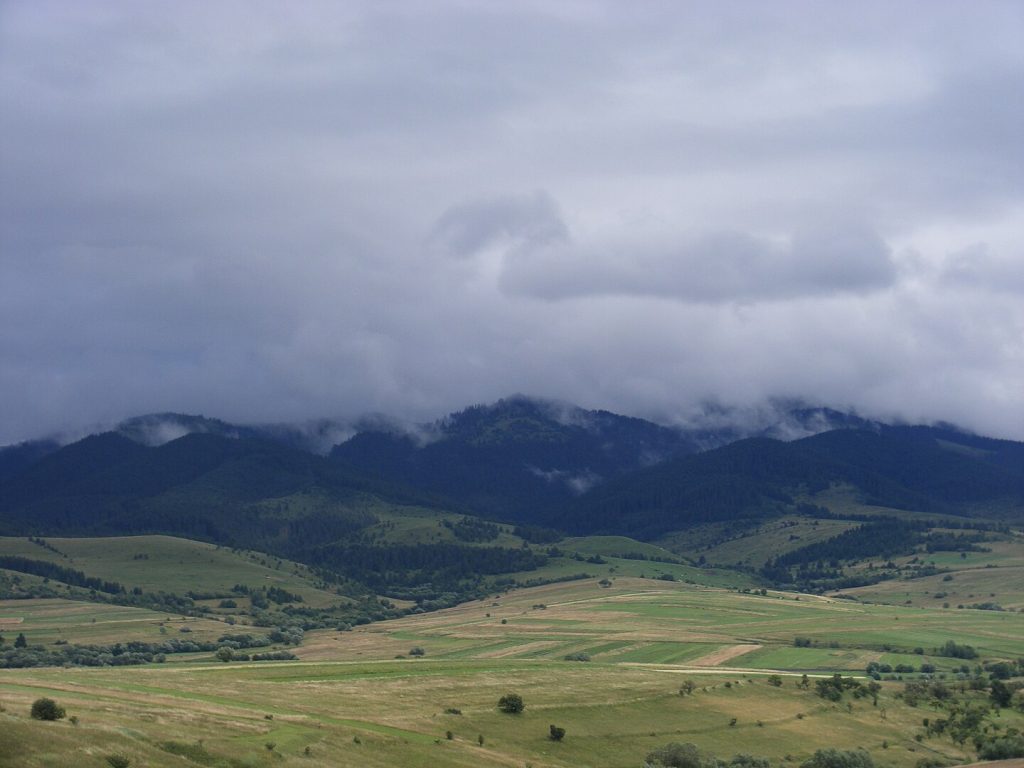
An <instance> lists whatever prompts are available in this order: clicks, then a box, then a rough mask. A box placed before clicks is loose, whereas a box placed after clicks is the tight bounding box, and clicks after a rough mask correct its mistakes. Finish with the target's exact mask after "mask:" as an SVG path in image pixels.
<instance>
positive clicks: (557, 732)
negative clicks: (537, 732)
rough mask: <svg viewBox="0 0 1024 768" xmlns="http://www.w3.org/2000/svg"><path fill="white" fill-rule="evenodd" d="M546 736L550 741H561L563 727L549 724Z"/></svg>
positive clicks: (563, 732)
mask: <svg viewBox="0 0 1024 768" xmlns="http://www.w3.org/2000/svg"><path fill="white" fill-rule="evenodd" d="M549 731H550V732H549V734H548V737H549V738H550V739H551V740H552V741H561V740H562V739H564V738H565V728H559V727H558V726H557V725H552V726H549Z"/></svg>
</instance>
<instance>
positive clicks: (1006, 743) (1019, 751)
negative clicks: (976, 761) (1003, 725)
mask: <svg viewBox="0 0 1024 768" xmlns="http://www.w3.org/2000/svg"><path fill="white" fill-rule="evenodd" d="M978 757H980V758H981V759H982V760H1011V759H1013V758H1015V757H1024V737H1021V736H1000V737H999V738H996V739H991V740H989V741H985V742H982V744H981V746H980V747H979V748H978Z"/></svg>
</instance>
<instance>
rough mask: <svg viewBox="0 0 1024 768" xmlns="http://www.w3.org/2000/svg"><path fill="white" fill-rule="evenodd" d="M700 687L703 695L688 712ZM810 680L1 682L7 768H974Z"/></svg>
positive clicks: (93, 674)
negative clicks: (649, 762)
mask: <svg viewBox="0 0 1024 768" xmlns="http://www.w3.org/2000/svg"><path fill="white" fill-rule="evenodd" d="M686 679H689V680H692V681H693V682H694V683H695V684H696V686H697V687H696V690H695V692H694V693H693V694H692V695H690V696H680V695H679V694H678V689H679V685H680V684H681V682H682V681H683V680H686ZM796 682H797V678H795V677H793V678H787V679H786V681H785V682H784V684H783V686H782V687H779V688H775V687H772V686H770V685H768V683H767V678H766V677H765V676H763V675H753V676H752V675H746V674H739V673H736V674H732V675H728V676H723V675H710V674H704V675H702V674H699V673H686V674H685V676H684V675H681V674H679V673H676V672H673V671H672V670H665V669H654V668H649V667H637V666H629V665H625V666H623V665H603V664H602V665H587V664H557V665H555V664H553V663H552V662H546V663H541V662H518V661H503V662H497V661H493V662H486V661H450V660H430V659H424V660H416V661H413V660H402V661H394V660H392V661H381V662H375V663H330V662H325V663H314V664H304V663H294V662H293V663H282V664H274V665H262V666H260V667H258V668H257V667H256V666H255V665H224V666H205V667H190V666H182V665H179V666H176V667H173V668H158V667H148V668H135V669H130V670H111V669H99V670H72V671H70V672H68V671H62V670H19V671H15V672H7V673H4V674H3V675H2V676H0V697H2V698H0V700H2V701H3V703H4V708H5V711H4V712H3V713H0V725H2V728H0V739H2V740H3V743H2V745H0V746H3V751H2V753H0V766H12V767H13V766H18V767H19V768H21V767H24V768H37V767H39V766H66V765H76V766H83V767H84V768H91V767H92V766H97V767H98V768H100V767H102V766H104V764H105V762H104V761H105V756H106V755H107V754H113V753H121V754H125V755H126V756H129V757H130V758H131V759H133V761H134V764H136V765H147V766H154V767H155V768H161V767H163V766H182V765H189V764H194V762H192V761H187V760H183V759H182V757H180V756H177V755H175V754H172V753H170V752H168V751H166V750H165V749H162V748H161V747H160V745H161V744H166V743H167V742H175V743H176V744H177V745H178V748H179V749H180V748H182V747H184V748H190V749H192V750H193V752H192V754H194V755H195V754H199V755H202V756H203V757H204V759H207V760H209V762H205V763H203V762H200V763H199V764H207V765H218V764H222V765H244V766H262V765H280V764H292V763H294V764H296V765H302V766H369V767H370V768H373V767H374V766H394V765H402V766H413V767H417V766H424V767H426V766H441V767H444V766H480V765H497V766H524V765H526V764H530V765H532V766H535V767H536V768H542V767H547V768H554V767H556V766H559V767H567V766H573V767H574V768H578V767H584V766H602V767H603V768H620V767H621V768H626V767H627V766H628V767H629V768H635V767H636V766H637V765H639V764H640V763H641V762H642V759H643V756H644V755H645V754H646V753H647V752H648V751H649V750H651V749H653V748H655V747H657V746H660V745H661V744H664V743H666V742H668V741H692V742H694V743H697V744H698V745H699V746H700V747H702V748H704V749H707V750H710V751H712V752H715V753H717V754H719V755H722V756H731V755H732V754H735V753H738V752H748V753H752V754H757V755H763V756H766V757H770V758H772V759H773V761H774V762H777V763H785V762H787V760H786V758H787V756H788V757H789V760H790V761H792V762H793V763H794V764H798V763H799V761H800V760H803V759H806V757H808V756H809V755H810V753H811V752H812V751H813V750H814V749H815V748H817V747H820V746H825V745H829V746H837V747H842V748H854V747H859V746H862V747H865V748H867V749H868V750H869V751H870V752H871V753H872V754H873V755H874V756H875V757H876V760H878V761H879V763H880V764H884V765H893V766H907V768H910V766H913V765H914V764H915V763H916V762H917V760H918V759H919V758H920V757H921V756H924V755H937V756H940V757H942V758H944V759H946V760H949V761H953V762H955V761H958V760H962V759H965V758H966V757H967V754H966V753H965V752H963V751H961V750H960V749H959V748H958V747H956V745H954V744H953V743H952V741H950V740H949V739H943V740H939V739H932V740H928V741H926V742H924V743H922V744H918V743H917V742H915V741H914V739H913V736H914V734H915V733H916V732H917V731H918V730H920V728H919V726H920V719H921V716H922V715H924V716H927V715H928V714H929V712H928V710H927V709H923V710H919V709H911V708H910V707H908V706H906V705H905V704H903V703H901V702H900V701H899V700H897V699H895V698H894V697H893V693H894V692H895V689H894V688H893V687H891V686H887V687H886V690H885V691H884V692H883V694H882V696H881V699H880V701H879V706H878V707H872V706H871V704H870V703H869V702H864V701H858V702H856V703H855V704H854V706H853V708H852V710H848V709H847V708H846V707H845V706H836V705H832V704H828V703H825V702H823V700H822V699H820V698H818V697H817V696H816V695H815V694H814V693H813V692H811V691H807V690H801V689H800V688H798V687H797V686H796ZM507 692H517V693H519V694H520V695H522V696H523V698H524V700H525V702H526V710H525V711H524V712H523V713H522V714H520V715H506V714H503V713H501V712H499V711H498V709H497V707H496V703H497V700H498V698H500V697H501V696H502V695H504V694H505V693H507ZM42 695H49V696H51V697H53V698H55V699H57V700H58V701H59V702H60V703H61V704H62V705H63V706H65V707H66V708H67V710H68V713H69V714H74V715H75V716H76V717H78V718H79V721H78V724H77V725H72V724H71V723H69V722H67V721H62V722H57V723H40V722H36V721H32V720H30V719H29V718H28V717H27V711H28V708H29V705H30V704H31V701H32V700H33V699H34V698H36V697H38V696H42ZM447 709H457V710H459V711H460V712H461V714H448V713H446V710H447ZM1003 718H1004V725H1013V724H1017V725H1021V724H1022V721H1024V717H1022V716H1020V715H1019V714H1014V713H1009V712H1006V713H1004V715H1003ZM733 722H734V724H733V725H730V723H733ZM551 723H556V724H558V725H560V726H561V727H563V728H565V729H566V732H567V735H566V738H565V740H564V741H563V742H561V743H555V742H552V741H550V739H548V738H547V733H548V725H549V724H551ZM448 731H451V733H452V738H451V739H450V740H449V739H448V738H447V737H446V733H447V732H448ZM481 735H482V736H483V737H484V743H483V745H482V746H481V745H480V744H479V740H478V737H479V736H481ZM883 742H884V743H885V744H886V745H887V747H888V748H887V749H886V748H884V747H883ZM267 744H272V745H273V747H274V748H273V750H268V749H267V748H266V745H267ZM200 745H201V746H200ZM306 747H309V749H310V754H309V756H306V755H305V754H304V751H305V749H306ZM218 759H219V760H220V761H222V762H219V763H218V762H216V761H217V760H218ZM229 761H234V762H229ZM196 762H198V761H196Z"/></svg>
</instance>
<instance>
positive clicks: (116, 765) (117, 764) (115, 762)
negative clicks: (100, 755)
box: [107, 755, 132, 768]
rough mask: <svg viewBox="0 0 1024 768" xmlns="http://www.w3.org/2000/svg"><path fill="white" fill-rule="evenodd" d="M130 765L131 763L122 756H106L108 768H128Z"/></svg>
mask: <svg viewBox="0 0 1024 768" xmlns="http://www.w3.org/2000/svg"><path fill="white" fill-rule="evenodd" d="M131 764H132V761H131V760H129V759H128V758H127V757H125V756H124V755H107V765H109V766H110V768H128V766H129V765H131Z"/></svg>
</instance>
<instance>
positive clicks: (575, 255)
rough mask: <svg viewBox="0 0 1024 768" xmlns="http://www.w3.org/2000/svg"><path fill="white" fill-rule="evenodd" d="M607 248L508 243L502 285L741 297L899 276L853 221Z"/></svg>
mask: <svg viewBox="0 0 1024 768" xmlns="http://www.w3.org/2000/svg"><path fill="white" fill-rule="evenodd" d="M559 246H561V247H559ZM604 248H605V250H603V251H596V252H587V251H586V250H585V249H574V248H573V247H572V246H571V245H563V244H561V243H556V244H555V246H554V247H551V246H549V244H548V243H546V242H545V243H540V244H539V247H536V248H530V247H528V246H525V245H518V246H517V247H515V248H513V249H511V252H510V254H509V258H508V264H507V266H506V270H505V272H504V273H503V275H502V285H503V287H504V288H506V289H507V290H509V291H511V292H513V293H522V294H526V295H531V296H537V297H541V298H564V297H569V296H587V295H595V294H625V295H647V296H663V297H666V298H677V299H680V300H685V301H696V302H722V301H741V302H742V301H757V300H772V299H774V300H779V299H788V298H795V297H800V296H808V295H818V294H831V293H841V292H854V293H858V292H865V291H872V290H877V289H879V288H884V287H887V286H889V285H891V284H892V282H893V280H894V279H895V276H896V270H895V267H894V265H893V263H892V260H891V258H890V253H889V248H888V247H887V246H886V245H885V243H883V242H882V240H881V239H880V238H879V237H878V236H877V235H876V234H874V233H873V232H869V231H863V230H858V229H853V228H850V227H830V228H827V229H819V230H817V231H811V232H805V233H800V234H798V235H796V236H794V237H793V238H791V239H790V240H789V242H785V243H777V242H773V241H772V240H770V239H768V238H764V237H755V236H752V235H748V234H745V233H742V232H716V233H711V234H707V235H702V236H696V237H691V238H690V239H689V240H688V241H686V242H683V243H681V244H676V243H672V244H655V245H652V244H648V243H643V242H639V243H636V244H629V243H627V244H625V245H622V246H619V247H618V248H609V247H608V246H604Z"/></svg>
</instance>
